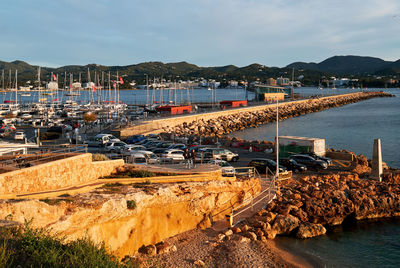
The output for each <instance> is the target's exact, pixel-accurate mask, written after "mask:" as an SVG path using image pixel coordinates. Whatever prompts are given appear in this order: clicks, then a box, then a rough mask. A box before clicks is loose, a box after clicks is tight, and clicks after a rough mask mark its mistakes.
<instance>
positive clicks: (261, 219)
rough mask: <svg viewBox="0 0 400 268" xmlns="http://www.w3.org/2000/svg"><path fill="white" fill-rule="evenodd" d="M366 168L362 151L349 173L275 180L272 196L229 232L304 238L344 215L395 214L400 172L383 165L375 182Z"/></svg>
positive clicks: (349, 217)
mask: <svg viewBox="0 0 400 268" xmlns="http://www.w3.org/2000/svg"><path fill="white" fill-rule="evenodd" d="M370 170H371V169H370V167H369V163H368V161H366V159H365V157H363V156H361V157H359V159H358V164H357V165H356V167H355V168H354V170H353V171H352V172H339V173H337V174H331V175H323V176H303V177H301V178H298V179H289V180H286V181H281V182H278V186H279V188H278V192H277V196H276V198H275V199H274V200H273V201H272V202H271V203H270V204H268V206H267V207H266V208H265V209H264V210H262V211H259V212H258V213H257V214H256V215H255V216H254V217H252V218H249V219H247V221H246V222H244V223H243V224H241V225H240V226H238V227H234V228H232V231H233V233H241V234H242V235H243V236H245V237H248V238H251V239H252V240H260V241H266V240H267V239H274V238H275V236H276V235H290V236H295V237H297V238H300V239H304V238H310V237H315V236H319V235H323V234H325V233H326V232H327V229H329V228H330V227H333V226H336V225H340V224H342V223H343V222H344V221H345V220H364V219H377V218H391V217H399V216H400V172H399V171H398V170H390V169H389V170H386V172H385V173H384V176H383V179H382V182H379V181H376V180H371V179H369V178H368V174H369V173H370Z"/></svg>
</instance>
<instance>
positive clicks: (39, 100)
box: [38, 66, 42, 103]
mask: <svg viewBox="0 0 400 268" xmlns="http://www.w3.org/2000/svg"><path fill="white" fill-rule="evenodd" d="M40 94H41V92H40V66H39V67H38V102H39V103H40V102H41V101H42V96H41V95H40Z"/></svg>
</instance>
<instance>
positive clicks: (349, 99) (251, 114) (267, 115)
mask: <svg viewBox="0 0 400 268" xmlns="http://www.w3.org/2000/svg"><path fill="white" fill-rule="evenodd" d="M392 96H393V95H391V94H388V93H385V92H368V93H353V94H346V95H340V96H331V97H324V98H319V99H310V100H306V101H295V102H288V103H281V104H280V105H279V119H280V120H284V119H287V118H291V117H296V116H300V115H304V114H307V113H312V112H318V111H322V110H326V109H329V108H333V107H339V106H342V105H345V104H349V103H355V102H359V101H362V100H366V99H370V98H375V97H392ZM275 120H276V108H275V106H271V105H270V106H260V109H259V110H256V111H255V110H252V111H244V112H242V113H239V114H238V113H236V114H232V115H223V116H220V117H217V118H213V119H209V120H203V119H199V120H195V121H192V122H185V123H183V124H180V125H177V126H174V127H165V128H164V129H163V130H164V131H165V132H167V133H171V132H174V133H176V134H177V135H186V136H189V135H202V136H211V137H213V136H217V137H222V136H223V135H225V134H228V133H231V132H234V131H238V130H243V129H246V128H251V127H257V126H258V125H261V124H266V123H270V122H274V121H275Z"/></svg>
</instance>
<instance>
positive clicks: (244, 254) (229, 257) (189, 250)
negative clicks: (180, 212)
mask: <svg viewBox="0 0 400 268" xmlns="http://www.w3.org/2000/svg"><path fill="white" fill-rule="evenodd" d="M218 234H219V232H216V231H214V230H213V229H211V228H208V229H206V230H192V231H188V232H185V233H182V234H179V235H177V236H174V237H171V238H168V239H166V240H165V241H167V242H168V243H170V244H172V245H175V246H176V248H177V251H175V252H169V253H165V254H161V255H156V256H152V257H146V256H142V255H141V256H139V258H140V259H141V261H142V266H143V267H198V266H199V265H197V264H195V263H196V261H198V260H201V261H202V262H204V267H312V266H311V265H310V264H309V263H308V262H307V261H306V260H304V259H301V258H300V257H297V256H293V255H291V254H290V253H288V252H285V251H283V250H281V249H279V248H278V247H276V245H275V243H274V241H273V240H268V241H266V242H260V241H250V239H247V238H244V237H242V236H240V235H237V234H233V235H231V236H229V238H225V239H224V240H223V241H221V242H218V241H217V235H218Z"/></svg>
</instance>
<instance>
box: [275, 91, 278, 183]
mask: <svg viewBox="0 0 400 268" xmlns="http://www.w3.org/2000/svg"><path fill="white" fill-rule="evenodd" d="M278 129H279V101H278V96H277V97H276V141H275V146H276V149H275V152H276V175H275V177H276V179H278V178H279V131H278Z"/></svg>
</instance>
